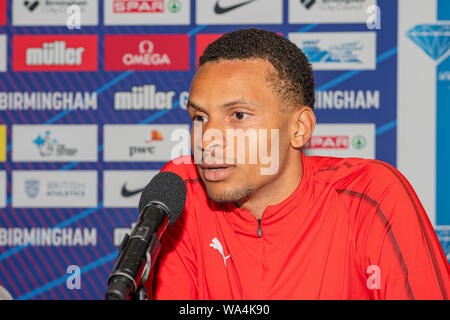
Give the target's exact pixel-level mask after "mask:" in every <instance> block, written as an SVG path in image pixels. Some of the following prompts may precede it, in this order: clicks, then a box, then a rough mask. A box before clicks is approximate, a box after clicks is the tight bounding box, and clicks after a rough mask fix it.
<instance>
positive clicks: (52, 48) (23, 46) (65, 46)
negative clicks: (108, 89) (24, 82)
mask: <svg viewBox="0 0 450 320" xmlns="http://www.w3.org/2000/svg"><path fill="white" fill-rule="evenodd" d="M13 52H14V56H13V70H14V71H96V70H97V69H98V65H97V57H98V46H97V36H95V35H83V36H75V35H64V36H59V35H50V36H40V35H39V36H34V35H33V36H29V35H26V36H14V38H13Z"/></svg>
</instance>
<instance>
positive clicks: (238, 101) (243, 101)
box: [187, 98, 259, 113]
mask: <svg viewBox="0 0 450 320" xmlns="http://www.w3.org/2000/svg"><path fill="white" fill-rule="evenodd" d="M239 104H247V105H251V106H254V107H259V105H258V104H256V103H254V102H251V101H249V100H247V99H244V98H238V99H235V100H232V101H229V102H225V103H223V104H221V105H220V106H219V107H220V108H229V107H233V106H235V105H239ZM189 107H191V108H194V109H198V110H200V111H203V112H205V113H207V110H206V109H205V108H203V107H201V106H199V105H197V104H195V103H194V102H192V101H191V100H188V102H187V108H189Z"/></svg>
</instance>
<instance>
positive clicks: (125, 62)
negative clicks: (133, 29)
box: [105, 34, 189, 71]
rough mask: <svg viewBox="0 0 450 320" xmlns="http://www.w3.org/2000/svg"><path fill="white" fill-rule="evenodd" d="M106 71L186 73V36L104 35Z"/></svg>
mask: <svg viewBox="0 0 450 320" xmlns="http://www.w3.org/2000/svg"><path fill="white" fill-rule="evenodd" d="M105 69H106V70H108V71H117V70H158V71H163V70H189V36H188V35H185V34H179V35H178V34H175V35H106V36H105Z"/></svg>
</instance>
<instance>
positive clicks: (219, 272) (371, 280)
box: [146, 154, 450, 300]
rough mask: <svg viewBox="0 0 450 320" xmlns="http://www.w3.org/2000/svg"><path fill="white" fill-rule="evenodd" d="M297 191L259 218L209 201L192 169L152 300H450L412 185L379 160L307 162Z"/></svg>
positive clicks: (184, 173) (165, 241)
mask: <svg viewBox="0 0 450 320" xmlns="http://www.w3.org/2000/svg"><path fill="white" fill-rule="evenodd" d="M302 163H303V176H302V179H301V182H300V184H299V186H298V187H297V189H296V190H295V191H294V193H293V194H291V195H290V196H289V197H288V198H287V199H285V200H284V201H283V202H281V203H279V204H277V205H275V206H269V207H267V208H266V210H265V211H264V213H263V216H262V219H261V220H260V221H258V220H257V219H256V218H255V217H254V216H253V215H252V214H251V213H250V212H249V211H247V210H245V209H240V208H238V207H236V206H235V205H234V204H232V203H229V204H217V203H214V202H212V201H211V200H210V199H208V197H207V195H206V193H205V190H204V188H203V185H202V183H201V182H200V180H199V176H198V175H197V170H196V168H195V166H194V165H193V164H190V165H188V164H185V165H175V164H174V163H173V162H170V163H168V164H167V165H166V166H165V167H164V168H163V171H172V172H174V173H177V174H178V175H180V176H181V177H182V178H183V180H184V181H185V182H186V185H187V190H188V192H187V200H186V205H185V210H184V211H183V213H182V215H181V216H180V217H179V218H178V220H177V221H176V222H175V223H174V225H172V226H170V227H168V229H167V230H166V232H165V233H164V235H163V237H162V239H161V242H162V249H161V253H160V256H159V258H158V262H157V265H156V269H155V277H154V282H153V284H152V283H150V281H148V282H147V284H146V285H147V286H148V289H150V291H152V292H153V298H155V299H261V300H262V299H448V298H449V296H450V266H449V264H448V261H447V259H446V257H445V255H444V252H443V250H442V247H441V246H440V244H439V241H438V239H437V237H436V234H435V232H434V230H433V227H432V225H431V223H430V221H429V220H428V217H427V214H426V213H425V211H424V209H423V207H422V205H421V204H420V201H419V199H418V198H417V196H416V194H415V192H414V190H413V189H412V187H411V186H410V184H409V183H408V182H407V180H406V179H405V178H404V177H403V176H402V175H401V174H400V173H399V171H398V170H396V169H395V168H394V167H392V166H390V165H389V164H386V163H384V162H381V161H376V160H364V159H355V158H347V159H341V158H331V157H306V156H305V155H304V154H302Z"/></svg>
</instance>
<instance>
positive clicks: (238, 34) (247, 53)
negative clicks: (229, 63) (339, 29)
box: [199, 28, 315, 110]
mask: <svg viewBox="0 0 450 320" xmlns="http://www.w3.org/2000/svg"><path fill="white" fill-rule="evenodd" d="M246 59H264V60H267V61H269V62H270V63H271V64H272V66H273V67H274V68H275V70H276V71H277V72H276V74H274V72H269V73H268V74H267V80H268V83H269V84H270V85H271V87H272V89H273V90H274V92H275V93H276V94H278V96H279V97H280V98H281V100H282V101H283V102H284V103H286V104H287V105H288V107H287V108H286V107H285V108H284V109H286V110H289V109H292V106H294V107H295V106H298V105H304V106H309V107H310V108H312V109H314V104H315V94H314V86H315V84H314V76H313V72H312V67H311V64H310V63H309V61H308V58H307V57H306V55H305V54H304V53H303V51H302V50H301V49H300V48H298V47H297V46H296V45H295V44H294V43H292V42H291V41H289V40H288V39H286V38H284V37H282V36H280V35H278V34H276V33H275V32H271V31H267V30H262V29H255V28H250V29H241V30H237V31H233V32H229V33H225V34H224V35H222V36H221V37H220V38H219V39H217V40H215V41H214V42H212V43H211V44H209V45H208V47H207V48H206V49H205V51H204V52H203V55H202V56H201V57H200V60H199V67H201V66H202V65H204V64H205V63H207V62H210V61H216V62H218V61H221V60H246Z"/></svg>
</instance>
